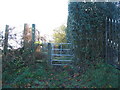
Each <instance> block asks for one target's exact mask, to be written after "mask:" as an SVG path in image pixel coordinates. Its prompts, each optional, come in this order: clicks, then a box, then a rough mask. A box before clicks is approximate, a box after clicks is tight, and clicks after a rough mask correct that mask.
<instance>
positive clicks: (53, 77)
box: [3, 62, 120, 88]
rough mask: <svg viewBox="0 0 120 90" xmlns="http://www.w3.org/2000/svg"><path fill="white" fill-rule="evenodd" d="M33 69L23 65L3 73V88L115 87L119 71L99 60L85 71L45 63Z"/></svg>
mask: <svg viewBox="0 0 120 90" xmlns="http://www.w3.org/2000/svg"><path fill="white" fill-rule="evenodd" d="M36 66H37V68H35V69H33V68H32V67H31V68H28V67H23V68H20V69H18V70H16V71H15V72H14V73H10V72H8V71H6V72H4V73H3V83H4V84H3V88H19V87H21V88H48V87H49V88H63V87H64V88H75V87H76V88H117V87H118V80H119V77H118V75H120V71H119V70H117V69H115V68H114V67H113V66H111V65H108V64H105V63H103V62H99V63H98V64H96V65H95V66H94V65H91V66H90V67H89V69H87V70H86V71H85V73H82V74H81V73H79V72H73V74H70V73H71V70H72V69H73V70H72V71H74V67H73V68H72V67H70V66H63V69H62V71H60V72H59V71H55V70H53V69H51V68H49V67H47V64H46V63H41V64H37V65H36Z"/></svg>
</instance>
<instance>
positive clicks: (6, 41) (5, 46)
mask: <svg viewBox="0 0 120 90" xmlns="http://www.w3.org/2000/svg"><path fill="white" fill-rule="evenodd" d="M8 35H9V25H6V27H5V39H4V48H3V60H5V57H6V54H7V51H8V50H7V48H8Z"/></svg>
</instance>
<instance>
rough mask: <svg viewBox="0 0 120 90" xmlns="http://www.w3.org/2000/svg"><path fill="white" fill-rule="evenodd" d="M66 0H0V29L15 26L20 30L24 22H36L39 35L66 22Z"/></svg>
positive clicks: (49, 31)
mask: <svg viewBox="0 0 120 90" xmlns="http://www.w3.org/2000/svg"><path fill="white" fill-rule="evenodd" d="M67 16H68V0H0V30H3V29H4V27H5V25H6V24H8V25H10V26H11V27H12V26H15V27H16V28H17V30H16V31H15V32H20V31H21V30H23V27H24V26H23V25H24V23H28V24H30V25H31V24H36V28H37V29H38V30H39V31H40V33H41V35H44V34H47V35H49V36H51V35H52V33H53V29H55V28H57V27H59V26H60V25H62V24H65V25H66V23H67Z"/></svg>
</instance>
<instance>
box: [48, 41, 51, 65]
mask: <svg viewBox="0 0 120 90" xmlns="http://www.w3.org/2000/svg"><path fill="white" fill-rule="evenodd" d="M51 50H52V45H51V43H48V64H49V65H51V59H52V57H51Z"/></svg>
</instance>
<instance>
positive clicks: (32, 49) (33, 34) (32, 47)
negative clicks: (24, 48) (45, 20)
mask: <svg viewBox="0 0 120 90" xmlns="http://www.w3.org/2000/svg"><path fill="white" fill-rule="evenodd" d="M34 42H35V24H32V46H31V51H32V56H33V60H35V57H34V52H35V45H34Z"/></svg>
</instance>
